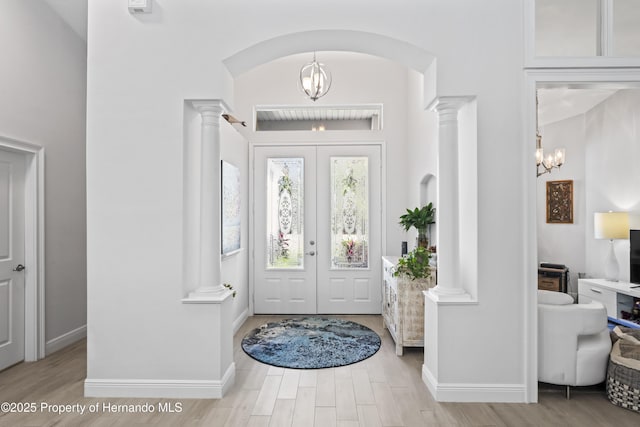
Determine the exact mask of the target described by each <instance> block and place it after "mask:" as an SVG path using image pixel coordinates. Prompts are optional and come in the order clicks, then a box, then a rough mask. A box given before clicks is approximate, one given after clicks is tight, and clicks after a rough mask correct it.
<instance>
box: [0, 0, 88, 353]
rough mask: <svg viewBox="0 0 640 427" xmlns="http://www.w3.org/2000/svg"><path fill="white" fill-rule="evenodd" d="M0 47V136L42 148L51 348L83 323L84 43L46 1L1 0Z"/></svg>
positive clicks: (75, 335)
mask: <svg viewBox="0 0 640 427" xmlns="http://www.w3.org/2000/svg"><path fill="white" fill-rule="evenodd" d="M0 52H2V66H1V67H0V135H3V136H6V137H9V138H14V139H17V140H21V141H25V142H30V143H34V144H38V145H41V146H43V147H45V191H46V198H45V207H44V210H45V227H46V231H45V286H46V299H45V308H46V322H45V328H46V338H45V339H46V341H47V343H48V344H49V345H48V346H47V348H48V350H53V349H56V348H59V346H60V345H61V344H62V345H64V344H68V343H69V340H73V339H78V338H81V337H82V335H83V334H84V329H83V327H84V326H85V324H86V296H87V294H86V215H85V106H86V103H85V95H86V91H85V88H86V44H85V43H84V41H83V40H81V39H80V38H79V37H78V36H77V35H76V34H75V33H74V32H73V31H72V30H71V29H70V28H69V27H68V26H67V25H66V24H65V23H64V22H63V21H62V20H61V19H60V18H59V17H58V15H56V14H54V12H53V11H52V10H51V9H50V8H49V7H48V6H47V5H46V3H44V2H40V1H24V0H3V1H2V2H1V3H0ZM27 268H29V266H27ZM74 331H75V332H74ZM68 333H71V335H70V336H67V337H66V338H62V339H61V340H56V338H59V337H61V336H63V335H65V334H68Z"/></svg>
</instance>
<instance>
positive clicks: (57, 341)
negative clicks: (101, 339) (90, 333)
mask: <svg viewBox="0 0 640 427" xmlns="http://www.w3.org/2000/svg"><path fill="white" fill-rule="evenodd" d="M86 337H87V325H82V326H80V327H79V328H76V329H74V330H72V331H69V332H67V333H66V334H62V335H60V336H59V337H56V338H54V339H52V340H49V341H47V343H46V344H45V350H44V351H45V355H46V356H48V355H50V354H51V353H54V352H56V351H58V350H62V349H63V348H65V347H66V346H68V345H71V344H73V343H75V342H77V341H80V340H81V339H83V338H86Z"/></svg>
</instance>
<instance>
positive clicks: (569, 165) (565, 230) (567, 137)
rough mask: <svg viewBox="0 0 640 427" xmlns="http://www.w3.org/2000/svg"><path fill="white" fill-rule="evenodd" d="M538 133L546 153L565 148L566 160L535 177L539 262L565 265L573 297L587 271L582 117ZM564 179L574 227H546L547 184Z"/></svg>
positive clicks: (550, 126)
mask: <svg viewBox="0 0 640 427" xmlns="http://www.w3.org/2000/svg"><path fill="white" fill-rule="evenodd" d="M540 134H541V135H542V145H543V148H544V150H545V153H553V150H555V149H556V148H562V147H564V149H565V150H566V151H565V153H566V159H567V160H566V162H565V164H564V165H563V166H562V167H561V168H560V169H559V170H558V169H553V171H552V172H551V173H547V174H544V175H541V176H540V177H538V182H537V184H538V186H537V191H538V196H537V197H538V205H537V210H538V215H537V218H538V224H537V226H538V260H539V261H540V262H550V263H553V264H565V265H566V266H567V268H568V269H569V276H570V278H569V292H570V293H572V294H574V296H575V295H576V294H577V292H578V273H584V272H586V264H585V232H586V229H587V224H588V223H589V221H588V217H587V212H586V191H587V188H586V185H587V182H586V181H585V146H586V139H585V116H584V114H580V115H577V116H574V117H571V118H568V119H566V120H562V121H559V122H555V123H551V124H549V125H547V126H543V127H541V128H540ZM567 179H571V180H573V224H547V220H546V218H547V216H546V191H547V190H546V188H547V181H558V180H567ZM591 224H593V222H591ZM591 236H593V233H591ZM587 237H588V236H587Z"/></svg>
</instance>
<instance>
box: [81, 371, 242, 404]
mask: <svg viewBox="0 0 640 427" xmlns="http://www.w3.org/2000/svg"><path fill="white" fill-rule="evenodd" d="M235 372H236V367H235V364H234V363H232V364H231V365H230V366H229V368H228V369H227V371H226V372H225V373H224V375H223V376H222V379H221V380H147V379H135V380H134V379H86V380H85V382H84V395H85V397H133V398H167V399H221V398H222V396H224V395H225V394H226V393H227V392H228V391H229V389H230V388H231V386H233V382H234V380H235Z"/></svg>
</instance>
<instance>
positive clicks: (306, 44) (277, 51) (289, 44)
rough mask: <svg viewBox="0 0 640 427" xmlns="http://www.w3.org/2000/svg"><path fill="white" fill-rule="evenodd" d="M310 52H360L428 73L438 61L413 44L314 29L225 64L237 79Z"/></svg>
mask: <svg viewBox="0 0 640 427" xmlns="http://www.w3.org/2000/svg"><path fill="white" fill-rule="evenodd" d="M310 51H344V52H358V53H365V54H369V55H375V56H379V57H382V58H386V59H390V60H392V61H396V62H398V63H400V64H403V65H405V66H407V67H409V68H412V69H414V70H416V71H418V72H420V73H424V72H425V71H426V70H427V69H428V68H429V66H430V65H431V64H432V62H433V61H434V59H435V56H434V55H433V54H431V53H430V52H428V51H426V50H424V49H422V48H420V47H418V46H415V45H413V44H411V43H408V42H405V41H402V40H398V39H394V38H391V37H388V36H383V35H380V34H375V33H368V32H363V31H354V30H314V31H303V32H299V33H292V34H286V35H282V36H278V37H274V38H272V39H268V40H265V41H262V42H259V43H256V44H254V45H253V46H250V47H248V48H246V49H243V50H241V51H239V52H237V53H235V54H233V55H231V56H229V57H227V58H226V59H224V60H223V61H222V62H223V64H224V65H225V66H226V67H227V69H228V70H229V73H230V74H231V75H232V76H233V77H236V76H238V75H240V74H242V73H244V72H246V71H249V70H251V69H252V68H255V67H257V66H259V65H262V64H266V63H267V62H271V61H273V60H275V59H278V58H282V57H284V56H289V55H294V54H297V53H304V52H310Z"/></svg>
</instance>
